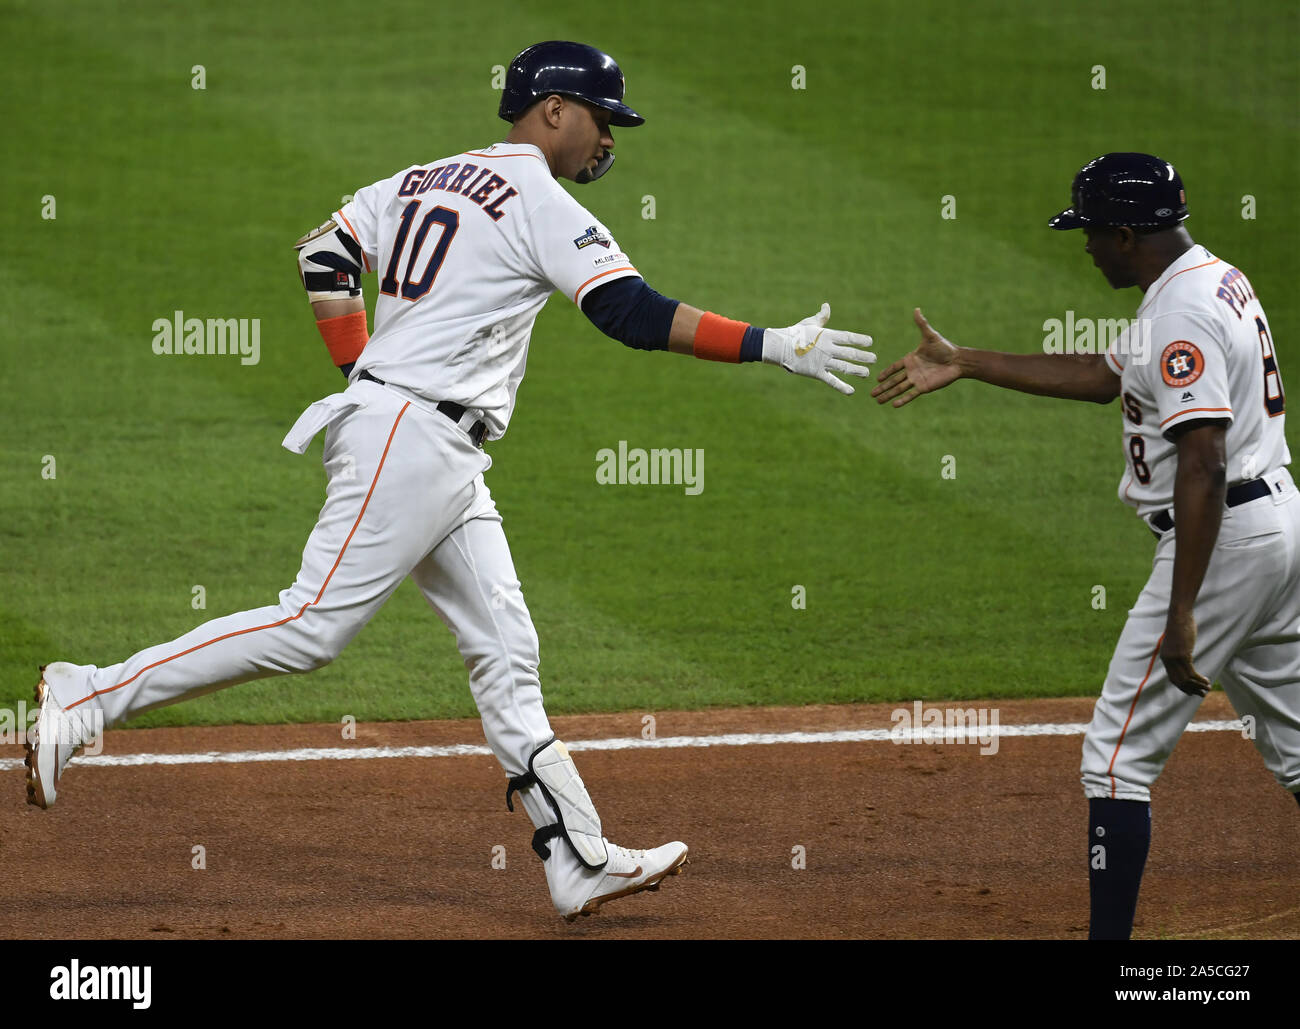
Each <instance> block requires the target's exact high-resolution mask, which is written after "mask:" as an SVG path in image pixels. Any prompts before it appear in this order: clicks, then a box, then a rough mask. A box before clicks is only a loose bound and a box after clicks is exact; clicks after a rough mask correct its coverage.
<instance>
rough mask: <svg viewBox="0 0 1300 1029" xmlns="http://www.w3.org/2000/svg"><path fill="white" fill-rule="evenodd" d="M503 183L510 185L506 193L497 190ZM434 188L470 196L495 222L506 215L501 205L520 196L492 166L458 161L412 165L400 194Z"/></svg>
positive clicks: (422, 191)
mask: <svg viewBox="0 0 1300 1029" xmlns="http://www.w3.org/2000/svg"><path fill="white" fill-rule="evenodd" d="M476 172H477V173H478V174H477V175H476V174H475V173H476ZM485 180H486V181H485ZM502 186H506V187H508V188H507V189H506V191H505V192H504V193H497V190H499V189H500V188H501V187H502ZM431 189H440V190H442V191H443V192H446V193H459V194H460V195H461V196H463V197H469V198H470V200H472V201H473V202H474V203H476V204H478V205H479V206H480V207H482V208H483V211H484V213H486V214H487V215H488V217H490V218H491V219H492V220H493V221H494V222H495V221H500V220H501V218H502V217H503V216H504V214H505V212H504V211H503V210H502V209H501V205H502V204H504V203H505V202H506V201H507V200H509V199H510V198H511V197H513V196H518V195H519V190H517V189H515V188H514V187H513V186H511V185H510V183H509V182H507V181H506V180H505V179H503V178H502V177H501V176H500V175H498V174H497V173H496V172H494V171H492V170H491V169H490V168H479V167H478V165H475V164H470V163H469V162H466V163H465V164H458V163H456V162H455V161H453V162H452V163H451V164H445V165H440V166H439V167H437V168H412V169H411V170H410V171H409V172H407V173H406V178H404V179H403V180H402V185H401V188H400V189H398V191H397V195H398V196H399V197H413V196H419V195H420V194H422V193H427V192H429V190H431ZM493 193H497V195H496V197H495V199H493V200H492V202H491V203H488V202H487V200H488V198H489V197H491V196H492V194H493Z"/></svg>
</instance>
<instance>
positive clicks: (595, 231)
mask: <svg viewBox="0 0 1300 1029" xmlns="http://www.w3.org/2000/svg"><path fill="white" fill-rule="evenodd" d="M611 242H612V241H611V240H610V238H609V237H608V236H606V235H605V234H604V233H603V232H601V231H600V229H599V228H598V227H597V226H595V225H593V226H592V227H591V228H589V229H588V230H587V231H586V232H584V233H583V234H582V235H581V236H579V237H578V238H577V239H575V240H574V241H573V245H574V246H575V247H577V248H578V249H579V250H581V249H582V248H583V247H589V246H591V245H592V244H593V243H594V244H595V245H596V246H601V247H604V248H605V249H606V250H608V249H609V245H610V243H611Z"/></svg>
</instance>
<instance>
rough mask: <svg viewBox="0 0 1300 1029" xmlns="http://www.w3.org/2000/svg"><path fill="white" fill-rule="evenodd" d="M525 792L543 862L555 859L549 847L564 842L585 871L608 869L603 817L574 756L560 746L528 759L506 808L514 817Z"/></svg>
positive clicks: (514, 782) (556, 744) (512, 786)
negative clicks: (514, 798) (516, 800)
mask: <svg viewBox="0 0 1300 1029" xmlns="http://www.w3.org/2000/svg"><path fill="white" fill-rule="evenodd" d="M516 791H518V792H519V796H520V799H521V800H522V801H523V804H524V810H525V811H527V812H528V817H529V818H531V819H532V822H533V825H534V826H536V828H537V832H536V833H535V834H534V835H533V850H535V851H536V852H537V856H538V857H540V858H541V859H542V861H543V862H545V861H547V859H548V858H549V857H550V856H551V854H550V848H549V847H548V846H547V844H548V843H549V842H550V841H551V840H554V839H555V838H557V837H559V838H562V839H563V840H564V842H565V843H566V844H567V845H568V847H569V848H570V849H571V850H572V851H573V855H574V856H575V857H576V858H577V859H578V861H580V862H581V863H582V866H583V867H584V868H589V869H592V870H595V869H599V868H603V867H604V866H605V862H607V861H608V860H609V852H608V850H607V849H606V846H605V839H604V836H603V834H602V833H601V827H600V816H599V815H598V814H596V806H595V805H594V804H593V803H592V802H591V797H590V796H588V794H587V787H586V786H584V785H583V783H582V779H581V778H580V777H579V775H578V769H577V768H576V767H575V766H574V764H573V758H571V757H570V756H569V751H568V748H567V747H565V745H564V744H563V743H561V742H560V741H559V740H555V739H553V740H551V742H550V743H547V744H546V745H545V746H542V747H539V748H538V749H537V750H536V751H534V752H533V756H532V757H531V758H529V759H528V771H527V772H525V773H524V774H523V775H517V776H515V777H514V778H512V779H511V780H510V785H509V787H508V788H507V790H506V807H507V808H509V809H510V810H511V811H513V810H514V809H515V808H514V804H513V803H511V799H510V798H511V795H512V794H513V793H515V792H516Z"/></svg>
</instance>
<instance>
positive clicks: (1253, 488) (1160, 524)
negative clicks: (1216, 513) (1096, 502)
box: [1147, 479, 1269, 539]
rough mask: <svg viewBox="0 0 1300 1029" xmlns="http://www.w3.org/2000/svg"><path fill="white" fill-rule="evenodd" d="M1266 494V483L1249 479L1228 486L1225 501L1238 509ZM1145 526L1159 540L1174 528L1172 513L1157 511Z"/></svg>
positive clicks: (1267, 491)
mask: <svg viewBox="0 0 1300 1029" xmlns="http://www.w3.org/2000/svg"><path fill="white" fill-rule="evenodd" d="M1268 493H1269V490H1268V483H1266V482H1265V481H1264V480H1263V479H1251V480H1249V481H1247V482H1239V483H1237V485H1235V486H1229V487H1228V493H1227V496H1226V497H1225V500H1226V503H1227V506H1228V507H1240V506H1241V505H1242V504H1249V503H1250V502H1251V501H1252V500H1258V499H1259V498H1260V497H1266V496H1268ZM1147 524H1148V525H1150V526H1151V531H1152V532H1153V533H1155V536H1156V539H1159V538H1160V537H1161V536H1163V535H1164V534H1165V533H1166V532H1168V531H1169V530H1170V529H1172V528H1173V527H1174V516H1173V513H1172V512H1171V511H1170V510H1169V509H1168V508H1166V509H1165V510H1163V511H1158V512H1156V513H1155V514H1153V515H1152V516H1151V517H1150V519H1149V520H1148V522H1147Z"/></svg>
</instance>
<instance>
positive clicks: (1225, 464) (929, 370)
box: [872, 153, 1300, 939]
mask: <svg viewBox="0 0 1300 1029" xmlns="http://www.w3.org/2000/svg"><path fill="white" fill-rule="evenodd" d="M1186 217H1187V204H1186V197H1185V195H1184V192H1183V184H1182V180H1181V179H1180V178H1179V176H1178V173H1177V172H1176V171H1175V170H1174V168H1173V166H1172V165H1171V164H1169V163H1167V162H1166V161H1162V160H1160V159H1159V158H1156V157H1152V156H1150V155H1148V154H1133V153H1114V154H1106V155H1104V156H1102V157H1099V158H1097V159H1096V160H1095V161H1092V162H1091V163H1090V164H1088V165H1087V166H1086V167H1084V168H1083V169H1082V170H1081V171H1080V172H1079V173H1078V175H1076V176H1075V179H1074V188H1073V204H1072V206H1071V207H1070V208H1068V209H1067V210H1065V211H1062V212H1061V213H1060V214H1058V215H1057V216H1056V217H1054V218H1053V219H1052V220H1051V222H1050V225H1051V227H1052V228H1054V229H1075V228H1082V229H1083V233H1084V237H1085V240H1086V244H1085V249H1086V250H1087V251H1088V253H1089V254H1090V255H1091V256H1092V259H1093V263H1094V264H1095V265H1096V266H1097V267H1098V268H1099V269H1100V270H1101V273H1102V274H1103V275H1104V276H1106V279H1107V281H1108V282H1109V283H1110V284H1111V285H1112V286H1113V287H1114V288H1115V289H1127V288H1128V287H1130V286H1138V287H1139V288H1141V290H1142V292H1143V293H1144V294H1145V297H1144V299H1143V300H1142V303H1141V305H1140V306H1139V307H1138V311H1137V318H1136V319H1135V321H1134V322H1133V323H1132V324H1130V326H1129V329H1128V330H1127V331H1126V332H1125V333H1123V334H1122V335H1121V336H1120V337H1119V338H1118V339H1117V340H1115V341H1114V342H1113V343H1112V344H1111V345H1110V348H1109V351H1108V352H1106V353H1102V354H1097V355H1091V354H1084V355H1064V354H999V353H992V352H988V351H980V350H973V349H970V348H968V347H958V346H955V345H953V344H952V343H950V342H949V341H948V340H946V339H944V337H943V336H941V335H940V334H939V333H938V332H936V331H935V330H934V329H933V328H931V327H930V325H929V323H928V322H927V321H926V320H925V318H924V316H923V315H922V314H921V312H920V310H919V309H918V310H917V311H916V312H915V315H914V317H915V320H916V324H917V325H918V326H919V328H920V330H921V345H920V346H919V347H917V349H916V350H915V351H913V352H912V353H911V354H908V355H907V356H906V357H905V358H903V359H902V360H901V361H897V362H895V363H894V364H893V365H891V366H890V367H889V369H888V370H887V371H886V372H885V374H884V376H883V378H882V379H881V381H880V383H879V385H877V386H876V388H875V389H874V390H872V396H874V397H876V399H877V401H878V402H879V403H882V404H883V403H886V402H888V401H893V405H894V406H895V407H902V406H903V405H904V404H907V403H909V402H911V401H912V400H914V399H915V398H916V397H918V396H920V395H921V394H922V393H930V392H933V391H934V390H937V389H942V388H943V387H944V386H947V385H949V384H950V383H952V382H955V381H956V380H957V379H961V378H970V379H979V380H981V381H983V382H988V383H991V384H993V385H995V386H1002V387H1005V388H1007V389H1015V390H1020V391H1021V392H1024V393H1037V394H1041V395H1045V396H1052V397H1063V398H1065V399H1069V400H1091V401H1095V402H1096V403H1099V404H1108V403H1110V402H1111V401H1112V400H1114V399H1115V398H1116V397H1119V398H1121V401H1122V403H1121V411H1120V417H1121V424H1122V427H1123V432H1124V456H1125V469H1124V477H1123V480H1122V481H1121V483H1120V487H1119V495H1120V499H1121V500H1123V501H1124V502H1125V503H1127V504H1131V505H1132V506H1133V507H1135V508H1136V509H1137V514H1138V516H1139V517H1140V518H1141V519H1142V520H1143V521H1144V522H1145V523H1146V525H1147V526H1149V527H1150V530H1151V532H1152V533H1154V534H1155V536H1156V538H1157V540H1158V542H1157V544H1156V551H1155V560H1154V564H1153V567H1152V571H1151V578H1150V579H1149V580H1148V581H1147V584H1146V587H1145V588H1144V589H1143V590H1142V593H1141V595H1140V596H1139V597H1138V600H1137V603H1136V604H1135V605H1134V607H1133V609H1132V610H1131V611H1130V612H1129V615H1128V621H1127V622H1126V623H1125V626H1124V631H1123V633H1122V634H1121V635H1120V639H1119V643H1118V645H1117V646H1116V648H1115V654H1114V657H1113V658H1112V659H1111V662H1110V669H1109V671H1108V672H1107V675H1106V682H1105V685H1104V687H1103V688H1102V693H1101V697H1100V699H1099V700H1098V701H1097V706H1096V709H1095V712H1094V714H1093V718H1092V723H1091V725H1089V727H1088V731H1087V734H1086V736H1085V737H1084V744H1083V766H1082V781H1083V788H1084V793H1085V794H1086V795H1087V797H1088V808H1089V827H1088V867H1089V882H1090V892H1091V903H1092V918H1091V929H1090V938H1092V939H1128V938H1129V936H1130V934H1131V932H1132V929H1133V915H1134V911H1135V909H1136V907H1137V896H1138V887H1139V885H1140V883H1141V880H1142V871H1143V868H1144V866H1145V864H1146V858H1147V850H1148V847H1149V844H1150V840H1151V811H1150V799H1151V794H1150V790H1151V785H1152V783H1154V782H1155V780H1156V777H1157V776H1158V775H1159V774H1160V771H1161V769H1162V768H1163V767H1164V764H1165V761H1166V760H1167V759H1168V757H1169V755H1170V753H1171V752H1172V750H1173V748H1174V744H1175V743H1176V742H1177V741H1178V738H1179V736H1180V735H1182V732H1183V729H1184V728H1185V727H1186V726H1187V723H1188V722H1189V721H1191V718H1192V715H1193V714H1194V713H1195V711H1196V709H1197V707H1198V706H1199V705H1200V702H1201V698H1202V697H1204V696H1205V695H1206V693H1208V692H1209V690H1210V685H1211V683H1213V682H1215V681H1216V680H1217V681H1218V682H1220V683H1221V684H1222V686H1223V689H1224V692H1225V693H1226V694H1227V695H1228V699H1229V700H1230V701H1231V702H1232V705H1233V707H1234V708H1235V709H1236V711H1237V713H1238V714H1239V715H1241V716H1242V718H1243V720H1246V724H1248V725H1253V728H1254V740H1255V746H1256V747H1257V748H1258V749H1259V752H1260V753H1261V754H1262V755H1263V757H1264V761H1265V763H1266V764H1267V765H1268V768H1269V770H1270V771H1271V772H1272V773H1273V775H1274V776H1275V777H1276V778H1277V781H1278V782H1279V783H1280V784H1281V786H1282V788H1283V789H1285V790H1288V791H1289V792H1291V793H1292V794H1293V795H1295V796H1296V799H1297V801H1300V502H1297V501H1296V487H1295V484H1294V482H1293V481H1292V478H1291V475H1290V473H1289V472H1288V471H1287V465H1288V464H1290V462H1291V455H1290V453H1289V452H1288V450H1287V445H1286V438H1285V433H1284V426H1285V419H1286V416H1285V408H1286V398H1285V397H1284V396H1283V392H1282V380H1281V377H1280V374H1279V372H1278V364H1277V354H1276V350H1275V347H1274V340H1273V335H1272V332H1271V330H1270V329H1269V324H1268V319H1267V317H1266V316H1265V314H1264V308H1263V306H1262V305H1261V304H1260V302H1259V298H1258V297H1256V296H1255V291H1254V289H1253V288H1252V287H1251V285H1250V282H1249V281H1248V280H1247V278H1246V276H1245V275H1243V274H1242V273H1241V271H1240V270H1239V269H1237V268H1234V267H1233V266H1232V265H1230V264H1228V263H1227V262H1226V261H1223V260H1221V259H1219V258H1217V257H1215V256H1214V255H1213V254H1211V253H1210V252H1209V251H1208V250H1206V249H1205V248H1204V247H1202V246H1197V245H1196V244H1195V243H1193V242H1192V238H1191V236H1189V235H1188V233H1187V230H1186V229H1185V228H1184V227H1183V225H1182V222H1183V219H1185V218H1186Z"/></svg>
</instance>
